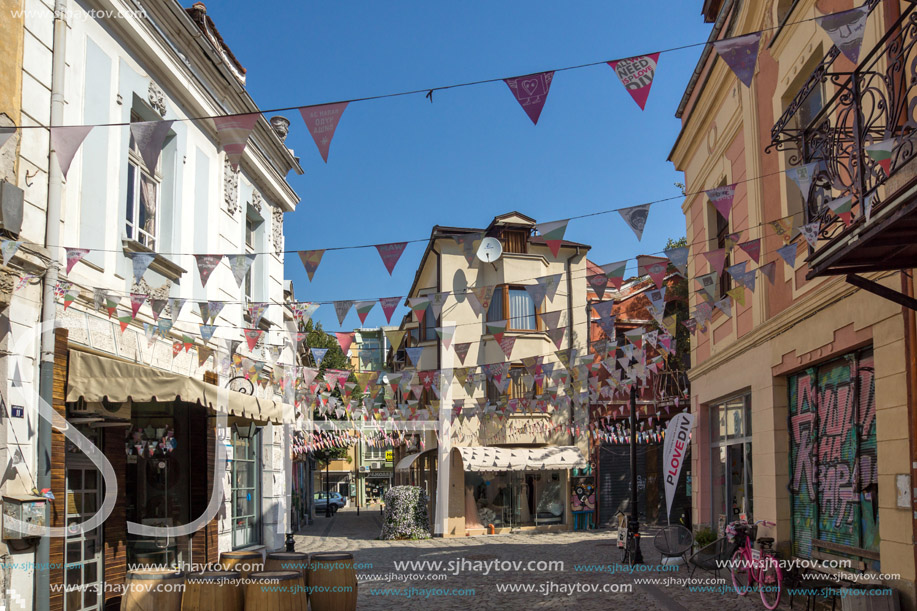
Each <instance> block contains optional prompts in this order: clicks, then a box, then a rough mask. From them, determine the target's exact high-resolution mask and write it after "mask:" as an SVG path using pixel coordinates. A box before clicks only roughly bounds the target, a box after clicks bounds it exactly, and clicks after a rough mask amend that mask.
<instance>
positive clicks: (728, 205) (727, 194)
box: [706, 184, 736, 221]
mask: <svg viewBox="0 0 917 611" xmlns="http://www.w3.org/2000/svg"><path fill="white" fill-rule="evenodd" d="M706 193H707V197H709V198H710V203H711V204H713V207H714V208H716V211H717V212H719V213H720V216H722V217H723V218H724V219H726V220H727V221H728V220H729V211H730V210H732V200H733V199H734V198H735V195H736V186H735V184H731V185H726V186H725V187H717V188H715V189H708V190H707V191H706Z"/></svg>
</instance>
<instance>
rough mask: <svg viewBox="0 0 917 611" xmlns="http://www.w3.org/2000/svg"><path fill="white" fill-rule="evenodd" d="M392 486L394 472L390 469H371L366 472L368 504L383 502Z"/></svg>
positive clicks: (365, 484)
mask: <svg viewBox="0 0 917 611" xmlns="http://www.w3.org/2000/svg"><path fill="white" fill-rule="evenodd" d="M391 487H392V473H391V472H389V471H369V472H368V473H366V477H365V479H364V483H363V488H364V491H365V494H366V504H367V505H374V504H376V503H381V502H383V499H384V498H385V492H386V491H387V490H388V489H389V488H391Z"/></svg>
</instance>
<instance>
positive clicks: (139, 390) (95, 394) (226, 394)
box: [67, 350, 294, 424]
mask: <svg viewBox="0 0 917 611" xmlns="http://www.w3.org/2000/svg"><path fill="white" fill-rule="evenodd" d="M79 399H83V400H84V401H86V402H87V403H101V402H102V401H103V400H107V401H109V402H112V403H124V402H126V401H128V400H130V401H132V402H135V403H145V402H151V401H176V400H181V401H187V402H189V403H198V404H200V405H203V406H206V407H208V408H209V409H210V410H211V411H213V412H214V413H217V412H225V413H226V414H227V415H230V416H238V417H241V418H247V419H250V420H254V421H258V422H272V423H274V424H282V423H283V421H284V412H286V413H287V416H288V417H287V418H286V420H287V421H292V420H293V415H294V410H293V407H292V406H290V405H285V404H283V403H280V402H277V401H271V400H269V399H260V398H258V397H253V396H251V395H246V394H243V393H240V392H236V391H232V390H228V389H225V388H220V387H218V386H214V385H213V384H208V383H207V382H204V381H202V380H196V379H194V378H189V377H187V376H183V375H180V374H177V373H172V372H170V371H163V370H161V369H154V368H153V367H149V366H145V365H137V364H133V363H125V362H123V361H118V360H115V359H110V358H106V357H103V356H96V355H94V354H88V353H86V352H80V351H78V350H71V351H70V367H69V372H68V375H67V401H68V402H75V401H77V400H79Z"/></svg>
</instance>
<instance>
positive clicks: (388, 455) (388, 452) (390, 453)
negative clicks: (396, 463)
mask: <svg viewBox="0 0 917 611" xmlns="http://www.w3.org/2000/svg"><path fill="white" fill-rule="evenodd" d="M394 458H395V453H394V452H393V451H392V450H386V451H385V462H392V460H393V459H394Z"/></svg>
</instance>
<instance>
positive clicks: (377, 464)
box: [371, 462, 382, 469]
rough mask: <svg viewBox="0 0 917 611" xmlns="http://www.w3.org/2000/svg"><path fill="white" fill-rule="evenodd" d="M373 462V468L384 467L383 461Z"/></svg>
mask: <svg viewBox="0 0 917 611" xmlns="http://www.w3.org/2000/svg"><path fill="white" fill-rule="evenodd" d="M371 464H372V468H373V469H381V468H382V463H381V462H374V463H371Z"/></svg>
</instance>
